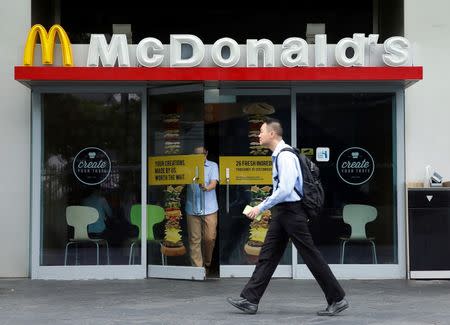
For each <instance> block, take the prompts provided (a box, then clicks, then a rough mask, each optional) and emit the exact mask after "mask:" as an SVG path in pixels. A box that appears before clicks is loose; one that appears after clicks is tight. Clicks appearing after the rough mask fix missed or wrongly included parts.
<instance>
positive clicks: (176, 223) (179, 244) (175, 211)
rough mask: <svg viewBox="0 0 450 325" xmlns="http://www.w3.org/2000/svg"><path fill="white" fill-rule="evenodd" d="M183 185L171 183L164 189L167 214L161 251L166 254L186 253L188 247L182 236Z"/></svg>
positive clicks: (165, 211)
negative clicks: (181, 199) (174, 185)
mask: <svg viewBox="0 0 450 325" xmlns="http://www.w3.org/2000/svg"><path fill="white" fill-rule="evenodd" d="M182 190H183V186H181V185H179V186H177V187H173V186H171V185H169V186H168V187H167V189H166V190H165V191H164V192H165V195H166V199H165V208H164V213H165V216H166V223H165V230H164V240H163V242H162V246H161V253H163V254H164V255H165V256H181V255H184V254H186V247H185V246H184V244H183V241H182V238H181V226H180V220H181V218H182V213H181V209H180V207H181V204H180V194H181V191H182Z"/></svg>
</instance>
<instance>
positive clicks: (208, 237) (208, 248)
mask: <svg viewBox="0 0 450 325" xmlns="http://www.w3.org/2000/svg"><path fill="white" fill-rule="evenodd" d="M187 225H188V234H189V253H190V255H191V262H192V265H193V266H200V267H202V266H206V267H209V266H210V265H211V259H212V254H213V251H214V245H215V242H216V236H217V212H214V213H211V214H207V215H204V216H193V215H189V214H188V215H187Z"/></svg>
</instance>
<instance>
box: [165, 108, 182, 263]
mask: <svg viewBox="0 0 450 325" xmlns="http://www.w3.org/2000/svg"><path fill="white" fill-rule="evenodd" d="M180 118H181V115H180V114H163V115H162V118H161V119H162V122H163V128H164V133H163V135H164V153H165V154H166V155H176V154H179V153H180V149H181V141H180ZM182 190H183V186H182V185H179V186H175V187H174V186H172V185H169V186H167V188H166V189H165V190H164V194H165V197H164V214H165V229H164V240H163V242H162V245H161V253H162V254H164V255H165V256H181V255H184V254H186V247H185V246H184V244H183V241H182V237H181V226H180V221H181V218H182V216H183V215H182V213H181V209H180V208H181V203H180V194H181V191H182Z"/></svg>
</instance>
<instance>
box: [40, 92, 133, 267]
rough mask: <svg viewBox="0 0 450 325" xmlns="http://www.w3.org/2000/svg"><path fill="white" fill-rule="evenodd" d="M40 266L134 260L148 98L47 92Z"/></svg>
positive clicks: (44, 115)
mask: <svg viewBox="0 0 450 325" xmlns="http://www.w3.org/2000/svg"><path fill="white" fill-rule="evenodd" d="M41 101H42V158H43V160H42V163H41V186H42V192H41V193H42V201H41V259H40V261H41V265H65V264H67V265H75V264H76V265H93V264H128V263H129V251H130V241H131V242H132V241H133V239H136V238H137V237H138V235H139V227H140V225H136V224H133V223H134V222H133V220H132V218H131V216H130V211H131V207H132V206H133V205H134V204H137V203H139V202H140V201H141V197H140V193H141V191H140V184H141V122H140V120H141V97H140V95H139V94H134V93H76V94H73V93H64V94H62V93H59V94H43V95H42V97H41Z"/></svg>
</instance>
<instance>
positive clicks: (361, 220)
mask: <svg viewBox="0 0 450 325" xmlns="http://www.w3.org/2000/svg"><path fill="white" fill-rule="evenodd" d="M342 214H343V219H344V222H345V223H346V224H349V225H350V227H351V228H352V232H351V234H350V237H342V238H341V240H342V249H341V264H344V257H345V245H346V244H347V243H348V242H368V243H370V244H371V245H372V261H373V263H374V264H377V263H378V262H377V252H376V249H375V242H374V239H375V238H374V237H367V235H366V224H367V223H369V222H372V221H374V220H375V219H376V218H377V215H378V212H377V209H376V208H374V207H373V206H370V205H363V204H347V205H346V206H344V210H343V213H342Z"/></svg>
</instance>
